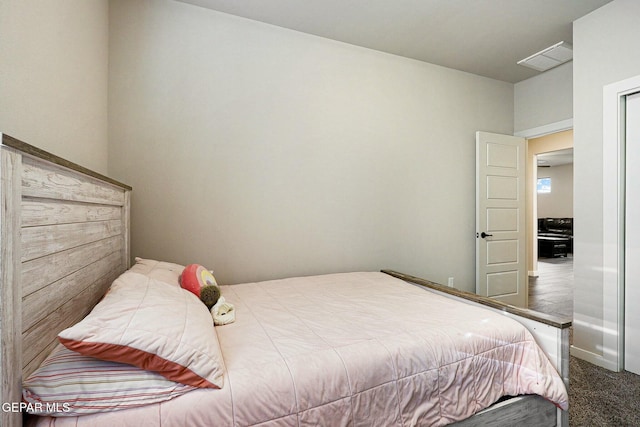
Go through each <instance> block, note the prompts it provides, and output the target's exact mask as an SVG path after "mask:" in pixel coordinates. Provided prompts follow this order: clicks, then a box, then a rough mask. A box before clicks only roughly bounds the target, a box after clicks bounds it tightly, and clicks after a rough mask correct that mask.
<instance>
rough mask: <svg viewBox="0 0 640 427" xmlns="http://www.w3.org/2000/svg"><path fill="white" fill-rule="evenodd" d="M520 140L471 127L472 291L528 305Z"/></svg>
mask: <svg viewBox="0 0 640 427" xmlns="http://www.w3.org/2000/svg"><path fill="white" fill-rule="evenodd" d="M525 156H526V150H525V140H524V138H518V137H515V136H510V135H499V134H494V133H488V132H477V133H476V233H477V234H476V293H477V294H479V295H483V296H487V297H490V298H494V299H497V300H500V301H502V302H505V303H507V304H512V305H516V306H518V307H525V308H526V306H527V292H528V282H527V275H526V259H525V253H526V242H525V239H526V235H525V179H526V174H525Z"/></svg>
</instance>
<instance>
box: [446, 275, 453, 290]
mask: <svg viewBox="0 0 640 427" xmlns="http://www.w3.org/2000/svg"><path fill="white" fill-rule="evenodd" d="M447 285H448V286H449V287H450V288H453V277H449V281H448V282H447Z"/></svg>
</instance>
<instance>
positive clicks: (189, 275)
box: [180, 264, 220, 309]
mask: <svg viewBox="0 0 640 427" xmlns="http://www.w3.org/2000/svg"><path fill="white" fill-rule="evenodd" d="M180 286H181V287H182V288H183V289H186V290H188V291H189V292H191V293H193V294H194V295H195V296H197V297H198V298H200V300H201V301H202V302H203V303H204V304H205V305H206V306H207V308H208V309H211V307H213V306H214V305H215V304H216V302H218V299H219V298H220V287H219V286H218V283H217V282H216V279H215V277H213V274H212V273H211V272H210V271H209V270H207V269H206V268H204V267H203V266H201V265H199V264H189V265H187V266H186V267H185V268H184V271H183V272H182V275H181V276H180Z"/></svg>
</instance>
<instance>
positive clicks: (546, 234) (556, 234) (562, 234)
mask: <svg viewBox="0 0 640 427" xmlns="http://www.w3.org/2000/svg"><path fill="white" fill-rule="evenodd" d="M554 239H560V240H554ZM562 245H565V249H564V250H563V249H562V248H561V246H562ZM554 247H555V248H554ZM567 253H573V218H538V256H541V257H554V256H567ZM550 254H551V255H550ZM558 254H561V255H558Z"/></svg>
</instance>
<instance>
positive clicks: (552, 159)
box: [537, 148, 573, 167]
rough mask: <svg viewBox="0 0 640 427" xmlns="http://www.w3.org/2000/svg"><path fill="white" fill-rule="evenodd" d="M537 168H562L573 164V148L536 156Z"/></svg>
mask: <svg viewBox="0 0 640 427" xmlns="http://www.w3.org/2000/svg"><path fill="white" fill-rule="evenodd" d="M537 161H538V166H542V167H548V166H562V165H568V164H571V163H573V148H567V149H565V150H558V151H551V152H548V153H542V154H538V156H537Z"/></svg>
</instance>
